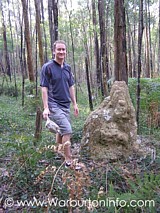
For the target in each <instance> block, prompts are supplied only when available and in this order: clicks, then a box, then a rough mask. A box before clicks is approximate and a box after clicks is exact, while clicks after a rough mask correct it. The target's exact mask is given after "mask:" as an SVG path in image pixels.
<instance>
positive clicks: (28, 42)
mask: <svg viewBox="0 0 160 213" xmlns="http://www.w3.org/2000/svg"><path fill="white" fill-rule="evenodd" d="M21 1H22V6H23V17H24V24H25V30H24V31H25V41H26V45H27V65H28V74H29V80H30V81H32V82H34V70H33V61H32V59H33V57H32V46H31V39H30V32H29V21H28V8H27V3H26V0H21Z"/></svg>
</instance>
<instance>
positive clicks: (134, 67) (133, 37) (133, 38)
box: [132, 0, 137, 78]
mask: <svg viewBox="0 0 160 213" xmlns="http://www.w3.org/2000/svg"><path fill="white" fill-rule="evenodd" d="M133 4H134V8H133V10H134V11H136V1H135V0H134V2H133ZM135 43H136V13H135V12H134V25H133V35H132V49H133V77H134V78H136V77H137V57H136V47H135Z"/></svg>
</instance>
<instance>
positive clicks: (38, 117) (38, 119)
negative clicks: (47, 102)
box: [34, 107, 42, 140]
mask: <svg viewBox="0 0 160 213" xmlns="http://www.w3.org/2000/svg"><path fill="white" fill-rule="evenodd" d="M41 132H42V111H41V109H40V108H39V107H38V108H37V114H36V123H35V133H34V137H35V139H36V140H38V139H39V138H40V136H41Z"/></svg>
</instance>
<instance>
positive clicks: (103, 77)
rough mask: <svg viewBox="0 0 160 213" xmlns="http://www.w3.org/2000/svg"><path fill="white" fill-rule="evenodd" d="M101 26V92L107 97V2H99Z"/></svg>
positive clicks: (101, 0) (102, 0) (99, 0)
mask: <svg viewBox="0 0 160 213" xmlns="http://www.w3.org/2000/svg"><path fill="white" fill-rule="evenodd" d="M98 12H99V25H100V60H101V67H100V68H101V92H102V97H104V96H107V94H108V90H107V80H108V79H107V76H108V73H109V71H108V58H107V41H106V20H105V15H106V14H105V1H104V0H98Z"/></svg>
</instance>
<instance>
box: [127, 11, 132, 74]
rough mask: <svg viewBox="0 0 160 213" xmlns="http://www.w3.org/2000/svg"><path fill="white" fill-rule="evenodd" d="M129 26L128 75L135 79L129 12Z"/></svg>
mask: <svg viewBox="0 0 160 213" xmlns="http://www.w3.org/2000/svg"><path fill="white" fill-rule="evenodd" d="M126 17H127V25H128V31H127V34H128V74H129V77H130V78H132V77H133V70H132V51H131V50H132V47H131V36H132V35H131V27H130V22H129V16H128V12H127V15H126Z"/></svg>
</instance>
